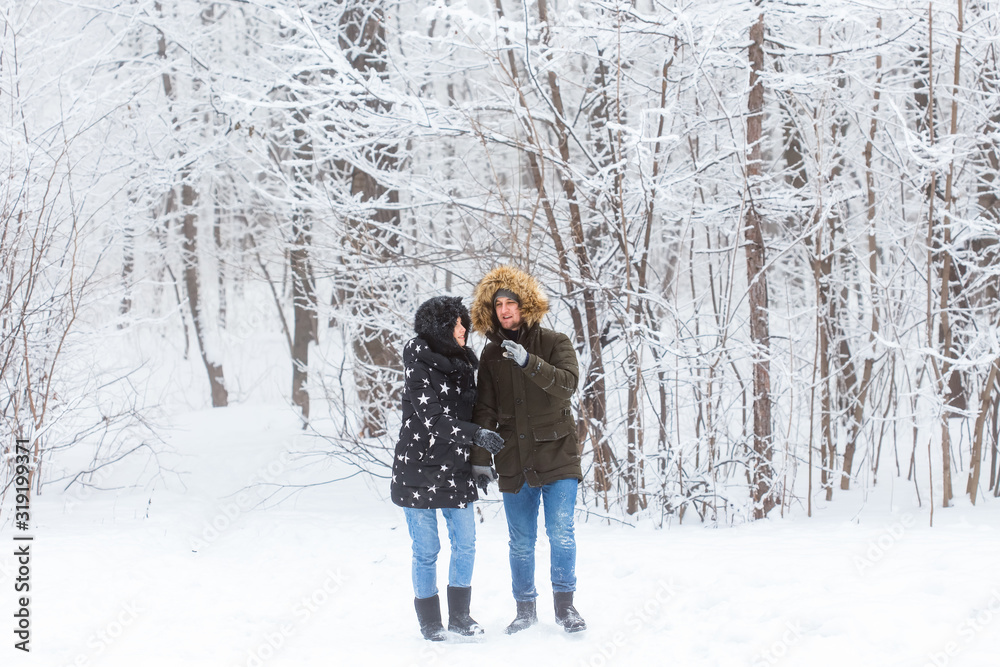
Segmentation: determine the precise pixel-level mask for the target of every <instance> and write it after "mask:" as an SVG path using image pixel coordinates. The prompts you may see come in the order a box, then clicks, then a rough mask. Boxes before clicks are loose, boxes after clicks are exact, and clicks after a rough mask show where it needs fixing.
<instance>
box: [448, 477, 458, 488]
mask: <svg viewBox="0 0 1000 667" xmlns="http://www.w3.org/2000/svg"><path fill="white" fill-rule="evenodd" d="M448 485H449V486H450V487H451V488H453V489H457V488H458V485H457V484H455V480H454V479H449V480H448Z"/></svg>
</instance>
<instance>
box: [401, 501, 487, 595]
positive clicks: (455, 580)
mask: <svg viewBox="0 0 1000 667" xmlns="http://www.w3.org/2000/svg"><path fill="white" fill-rule="evenodd" d="M438 512H441V514H442V515H444V520H445V523H446V524H447V525H448V538H449V539H450V540H451V563H450V565H449V566H448V585H449V586H454V587H455V588H468V587H469V586H471V585H472V566H473V565H474V564H475V561H476V515H475V514H474V512H473V509H472V503H469V505H468V506H467V507H465V508H463V509H441V510H427V509H414V508H412V507H404V508H403V513H404V514H405V515H406V527H407V528H408V529H409V531H410V539H411V540H413V597H416V598H421V599H423V598H429V597H434V596H435V595H437V592H438V588H437V556H438V552H439V551H440V550H441V541H440V540H439V539H438V525H437V513H438Z"/></svg>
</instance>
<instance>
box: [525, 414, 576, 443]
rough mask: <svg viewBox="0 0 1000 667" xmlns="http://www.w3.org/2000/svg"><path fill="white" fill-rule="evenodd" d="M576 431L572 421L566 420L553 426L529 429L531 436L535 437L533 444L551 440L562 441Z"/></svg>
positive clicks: (546, 425) (547, 425)
mask: <svg viewBox="0 0 1000 667" xmlns="http://www.w3.org/2000/svg"><path fill="white" fill-rule="evenodd" d="M575 430H576V427H575V426H574V424H573V420H572V419H566V420H563V421H560V422H556V423H555V424H545V425H544V426H536V427H534V428H533V429H531V434H532V435H533V436H534V437H535V442H551V441H552V440H562V439H563V438H565V437H566V436H568V435H570V434H572V433H573V432H574V431H575Z"/></svg>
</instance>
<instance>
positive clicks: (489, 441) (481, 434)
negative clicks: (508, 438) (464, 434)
mask: <svg viewBox="0 0 1000 667" xmlns="http://www.w3.org/2000/svg"><path fill="white" fill-rule="evenodd" d="M472 441H473V442H475V443H476V444H477V445H479V446H480V447H482V448H483V449H485V450H486V451H488V452H489V453H490V454H496V453H497V452H499V451H500V450H501V449H503V438H502V437H500V434H499V433H497V432H496V431H491V430H489V429H488V428H481V429H479V430H478V431H476V433H475V435H473V436H472Z"/></svg>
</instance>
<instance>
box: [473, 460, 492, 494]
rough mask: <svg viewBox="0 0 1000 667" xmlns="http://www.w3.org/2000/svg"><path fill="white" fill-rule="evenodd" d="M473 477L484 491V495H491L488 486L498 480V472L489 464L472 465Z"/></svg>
mask: <svg viewBox="0 0 1000 667" xmlns="http://www.w3.org/2000/svg"><path fill="white" fill-rule="evenodd" d="M472 479H473V480H474V481H475V482H476V486H478V487H479V488H480V489H482V491H483V495H484V496H486V495H489V494H488V493H486V488H487V487H488V486H489V485H490V482H495V481H497V474H496V471H494V470H493V468H491V467H489V466H472Z"/></svg>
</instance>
